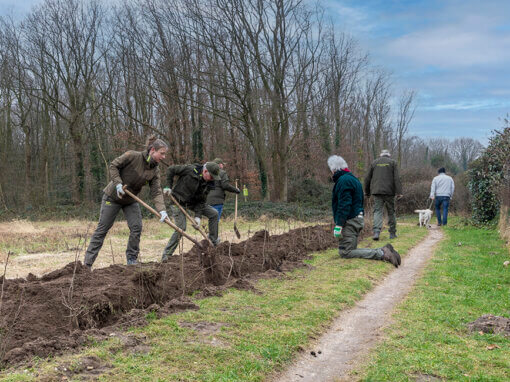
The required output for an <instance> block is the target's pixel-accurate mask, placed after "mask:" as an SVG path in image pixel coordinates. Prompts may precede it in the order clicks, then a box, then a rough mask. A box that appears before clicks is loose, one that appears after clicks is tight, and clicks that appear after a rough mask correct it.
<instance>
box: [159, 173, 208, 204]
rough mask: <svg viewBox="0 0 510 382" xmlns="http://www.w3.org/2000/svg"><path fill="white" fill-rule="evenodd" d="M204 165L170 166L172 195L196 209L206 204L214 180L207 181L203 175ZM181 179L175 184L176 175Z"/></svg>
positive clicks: (181, 202) (169, 181) (168, 177)
mask: <svg viewBox="0 0 510 382" xmlns="http://www.w3.org/2000/svg"><path fill="white" fill-rule="evenodd" d="M202 169H203V166H202V165H196V164H188V165H175V166H170V167H168V176H167V180H168V187H170V188H171V189H172V195H173V196H174V197H175V198H176V199H177V201H178V202H179V204H182V205H184V206H186V207H189V208H190V209H192V210H194V209H195V208H197V207H202V206H203V205H204V204H205V201H206V198H207V194H208V193H209V191H210V189H211V187H212V184H213V183H212V182H207V181H205V180H204V178H203V176H202ZM175 176H178V177H179V179H178V180H177V183H176V184H175V186H174V177H175Z"/></svg>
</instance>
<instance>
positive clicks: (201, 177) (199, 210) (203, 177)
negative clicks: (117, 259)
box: [161, 162, 220, 261]
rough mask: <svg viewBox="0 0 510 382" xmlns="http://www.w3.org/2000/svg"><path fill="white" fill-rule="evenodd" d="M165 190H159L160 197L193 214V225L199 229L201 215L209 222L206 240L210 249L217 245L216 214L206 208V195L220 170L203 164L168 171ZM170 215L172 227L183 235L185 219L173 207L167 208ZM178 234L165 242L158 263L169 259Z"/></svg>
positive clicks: (209, 164) (214, 164)
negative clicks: (173, 223)
mask: <svg viewBox="0 0 510 382" xmlns="http://www.w3.org/2000/svg"><path fill="white" fill-rule="evenodd" d="M176 176H178V177H179V178H178V179H177V183H176V184H175V187H174V177H176ZM167 178H168V187H165V188H164V189H163V193H164V194H165V195H167V196H169V195H170V194H172V196H173V197H174V198H175V199H176V200H177V203H179V204H180V205H181V206H182V207H183V208H187V209H189V210H191V211H193V212H194V214H195V223H196V224H197V225H198V226H199V225H200V222H201V218H202V215H205V216H206V217H207V219H208V220H209V239H210V240H211V241H212V243H213V244H214V245H217V244H218V243H219V240H218V211H216V210H215V209H214V208H212V207H211V206H209V205H207V204H206V199H207V194H208V193H209V191H210V190H211V188H212V187H213V185H214V184H213V181H219V180H220V166H219V165H218V163H215V162H207V163H206V164H204V165H200V164H188V165H175V166H170V167H169V168H168V176H167ZM170 208H171V210H172V215H173V217H174V219H175V224H176V225H177V226H178V227H179V228H180V229H182V230H183V231H186V215H184V213H183V212H182V211H181V210H180V209H179V207H177V206H176V205H171V207H170ZM181 236H182V235H181V234H180V233H178V232H177V231H175V232H174V233H173V235H172V237H171V238H170V240H169V241H168V244H167V245H166V247H165V249H164V250H163V255H162V257H161V261H165V260H167V259H168V258H169V257H170V256H172V255H173V253H174V251H175V249H176V248H177V245H178V244H179V240H180V239H181Z"/></svg>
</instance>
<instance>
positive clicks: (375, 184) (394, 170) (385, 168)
mask: <svg viewBox="0 0 510 382" xmlns="http://www.w3.org/2000/svg"><path fill="white" fill-rule="evenodd" d="M365 194H366V195H367V196H370V195H401V194H402V184H401V183H400V175H399V173H398V164H397V162H396V161H395V160H393V159H391V158H388V157H385V156H383V157H380V158H379V159H376V160H375V161H373V162H372V165H371V166H370V170H369V171H368V174H367V176H366V177H365Z"/></svg>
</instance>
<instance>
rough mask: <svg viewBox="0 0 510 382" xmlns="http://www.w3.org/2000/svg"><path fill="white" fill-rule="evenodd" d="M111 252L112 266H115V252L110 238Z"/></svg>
mask: <svg viewBox="0 0 510 382" xmlns="http://www.w3.org/2000/svg"><path fill="white" fill-rule="evenodd" d="M109 239H110V250H111V251H112V264H115V253H114V252H113V245H112V238H111V237H110V238H109Z"/></svg>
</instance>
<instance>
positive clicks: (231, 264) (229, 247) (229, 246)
mask: <svg viewBox="0 0 510 382" xmlns="http://www.w3.org/2000/svg"><path fill="white" fill-rule="evenodd" d="M228 258H229V259H230V270H229V271H228V276H227V281H228V279H229V278H230V274H231V273H232V269H233V268H234V259H233V258H232V243H230V242H229V243H228Z"/></svg>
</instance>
